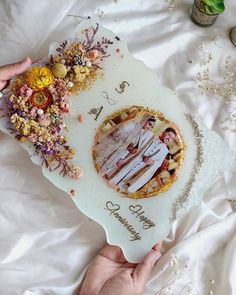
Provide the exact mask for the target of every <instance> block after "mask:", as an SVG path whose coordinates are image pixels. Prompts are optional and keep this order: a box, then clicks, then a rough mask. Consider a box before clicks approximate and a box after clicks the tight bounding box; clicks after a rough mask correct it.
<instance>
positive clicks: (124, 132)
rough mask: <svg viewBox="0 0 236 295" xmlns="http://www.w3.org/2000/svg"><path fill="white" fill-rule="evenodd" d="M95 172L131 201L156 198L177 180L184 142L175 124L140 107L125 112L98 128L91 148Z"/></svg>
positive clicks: (158, 114) (111, 117)
mask: <svg viewBox="0 0 236 295" xmlns="http://www.w3.org/2000/svg"><path fill="white" fill-rule="evenodd" d="M93 159H94V162H95V167H96V169H97V171H98V173H99V174H100V175H101V176H102V177H103V178H104V179H105V180H106V182H107V183H108V184H109V186H111V187H112V188H114V189H115V190H116V191H118V192H119V193H121V194H123V195H126V196H128V197H131V198H144V197H149V196H153V195H157V194H158V193H160V192H161V191H163V190H165V189H167V188H168V187H169V186H170V185H171V184H172V183H173V182H174V181H175V180H176V178H177V175H178V171H179V168H180V164H181V161H182V159H183V143H182V139H181V137H180V135H179V132H178V129H177V128H176V127H175V125H174V124H173V123H171V122H169V121H167V120H166V119H165V118H164V116H163V115H162V114H161V113H158V112H155V111H150V110H148V109H145V108H143V107H132V108H129V109H124V110H122V111H120V112H119V113H115V114H114V115H113V116H110V117H109V118H108V119H107V120H105V122H104V123H103V124H102V126H101V127H100V128H99V130H98V132H97V134H96V139H95V144H94V147H93Z"/></svg>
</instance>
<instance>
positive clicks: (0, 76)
mask: <svg viewBox="0 0 236 295" xmlns="http://www.w3.org/2000/svg"><path fill="white" fill-rule="evenodd" d="M30 66H31V59H30V58H29V57H26V58H25V59H23V60H22V61H20V62H18V63H15V64H10V65H4V66H1V67H0V90H2V89H3V88H4V87H6V85H7V81H8V80H10V79H11V78H13V77H15V76H16V75H19V74H22V73H24V72H25V71H26V70H27V69H28V68H29V67H30Z"/></svg>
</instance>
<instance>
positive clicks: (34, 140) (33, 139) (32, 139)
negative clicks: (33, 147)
mask: <svg viewBox="0 0 236 295" xmlns="http://www.w3.org/2000/svg"><path fill="white" fill-rule="evenodd" d="M28 139H29V141H31V142H32V143H35V142H36V141H37V140H38V136H37V135H36V134H34V133H32V134H30V135H29V136H28Z"/></svg>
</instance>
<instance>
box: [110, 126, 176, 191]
mask: <svg viewBox="0 0 236 295" xmlns="http://www.w3.org/2000/svg"><path fill="white" fill-rule="evenodd" d="M149 132H150V133H151V134H152V137H151V142H150V141H148V142H147V143H146V146H145V148H144V149H142V150H141V151H140V152H139V153H138V155H137V156H135V158H133V159H132V160H131V161H129V162H128V163H127V165H124V166H123V168H122V169H121V170H120V171H119V172H118V173H117V174H116V175H115V176H114V177H113V178H112V179H111V183H112V184H113V185H117V186H118V187H119V189H120V190H124V189H126V190H127V191H128V192H129V193H134V192H136V191H137V190H139V189H140V188H141V187H142V186H144V185H145V184H146V183H147V182H148V181H149V180H150V179H151V178H152V177H153V175H154V174H155V172H156V171H157V169H158V168H159V167H160V166H161V165H162V163H163V161H164V159H165V157H166V155H167V154H168V153H169V150H168V148H167V144H168V143H170V142H171V141H172V140H173V139H174V138H175V137H176V131H175V130H174V129H173V128H170V127H169V128H167V129H166V130H165V131H164V132H163V133H162V134H161V136H160V137H159V138H158V137H156V136H155V135H154V134H153V133H152V132H151V131H149Z"/></svg>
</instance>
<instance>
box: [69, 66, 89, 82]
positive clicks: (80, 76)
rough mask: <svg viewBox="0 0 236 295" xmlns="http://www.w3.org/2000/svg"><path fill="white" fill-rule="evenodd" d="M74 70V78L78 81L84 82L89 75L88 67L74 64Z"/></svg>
mask: <svg viewBox="0 0 236 295" xmlns="http://www.w3.org/2000/svg"><path fill="white" fill-rule="evenodd" d="M73 70H74V73H75V75H74V80H75V81H78V82H82V81H83V80H84V79H85V78H86V77H87V76H88V75H89V69H88V67H83V66H73Z"/></svg>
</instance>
